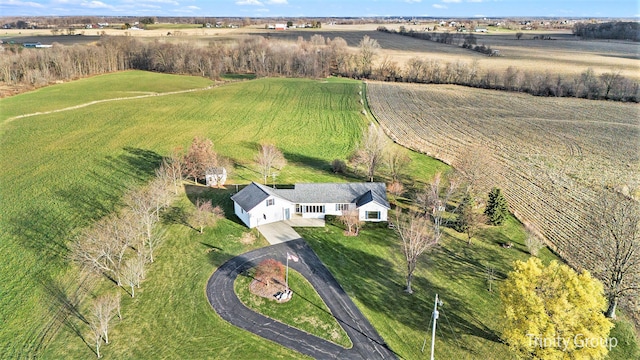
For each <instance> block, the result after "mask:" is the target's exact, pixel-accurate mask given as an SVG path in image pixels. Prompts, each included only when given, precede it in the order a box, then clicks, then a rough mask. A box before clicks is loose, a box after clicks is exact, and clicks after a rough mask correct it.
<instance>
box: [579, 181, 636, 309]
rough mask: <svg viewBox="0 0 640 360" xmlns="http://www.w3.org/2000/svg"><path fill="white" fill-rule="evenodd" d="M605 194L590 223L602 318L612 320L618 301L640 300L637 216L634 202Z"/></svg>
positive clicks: (615, 194) (611, 194)
mask: <svg viewBox="0 0 640 360" xmlns="http://www.w3.org/2000/svg"><path fill="white" fill-rule="evenodd" d="M605 191H606V190H604V191H603V194H602V196H601V198H600V200H599V203H598V204H597V206H596V207H595V209H594V211H593V217H592V220H591V222H592V225H593V227H594V229H595V231H596V233H595V234H593V236H595V237H596V241H597V244H598V246H599V252H600V257H601V264H600V266H599V267H598V269H597V270H598V271H597V274H598V277H599V278H600V280H602V281H603V283H604V288H605V293H606V296H607V300H608V302H609V306H608V308H607V311H606V313H605V315H606V316H607V317H609V318H615V316H616V315H615V311H616V307H617V306H618V301H619V300H620V299H621V298H623V297H627V296H629V297H634V296H635V297H637V296H640V214H639V210H638V203H637V202H636V201H635V200H633V199H629V198H627V197H624V196H622V195H620V194H617V193H607V192H605Z"/></svg>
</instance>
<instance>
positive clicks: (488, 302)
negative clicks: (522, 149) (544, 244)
mask: <svg viewBox="0 0 640 360" xmlns="http://www.w3.org/2000/svg"><path fill="white" fill-rule="evenodd" d="M297 231H298V233H300V235H302V236H303V237H304V238H305V239H307V241H308V242H309V244H310V245H311V247H312V248H313V249H314V251H316V253H318V256H319V257H320V258H321V259H322V260H323V262H324V263H325V264H326V265H327V267H328V268H329V270H331V272H332V273H333V274H334V276H335V277H336V278H337V279H338V282H340V284H341V285H342V287H343V288H344V289H345V291H346V292H347V293H348V294H349V296H351V298H352V299H353V300H354V301H355V303H356V304H357V305H358V307H359V308H360V309H361V310H362V312H363V313H364V314H365V316H367V318H369V320H370V321H371V323H372V324H373V325H374V327H375V328H376V329H377V330H378V332H379V333H380V335H382V337H383V338H384V339H385V341H386V342H387V343H388V344H389V346H390V347H391V348H392V349H393V350H394V351H395V352H397V353H398V354H399V355H400V356H401V357H403V358H406V359H417V358H422V357H425V356H428V352H429V345H427V347H426V354H422V353H421V348H422V345H423V342H424V341H425V337H427V344H430V341H431V335H430V334H431V332H430V327H429V326H430V316H431V312H432V311H433V302H434V298H435V295H436V294H438V295H439V297H440V299H441V300H442V302H443V306H442V307H440V308H439V310H440V320H439V322H438V330H437V332H436V353H435V354H436V358H443V359H483V358H484V359H515V356H514V354H512V353H511V352H509V350H508V347H507V346H506V345H504V344H503V343H502V341H501V340H500V338H499V336H500V333H501V327H500V323H499V311H500V300H499V288H500V281H501V280H502V279H504V278H505V277H506V274H507V273H508V272H509V271H510V270H511V268H512V262H513V261H514V260H526V259H527V258H528V256H529V254H528V253H526V247H525V245H524V239H525V233H524V230H523V227H522V225H521V224H520V223H519V222H518V221H517V220H515V219H514V218H513V217H509V219H508V220H507V222H506V224H505V225H503V226H501V227H490V226H487V227H485V228H484V229H482V230H481V232H480V234H479V235H478V236H477V237H474V242H473V245H471V246H469V245H467V241H466V237H465V235H463V234H458V233H457V232H455V231H454V230H451V229H447V231H446V236H445V238H444V240H443V242H442V243H441V245H440V246H438V247H437V248H436V249H435V250H433V251H432V252H430V253H427V254H424V255H423V256H422V258H421V262H420V264H419V265H418V269H417V270H416V272H415V274H414V280H413V290H414V294H413V295H408V294H406V293H405V292H404V291H403V290H404V287H405V274H406V270H405V268H404V267H403V265H402V264H403V257H402V254H401V250H400V244H399V242H398V240H396V237H395V234H394V233H393V231H392V230H389V229H386V228H379V227H373V226H369V227H368V228H365V229H364V230H363V231H362V232H361V233H360V235H359V236H358V237H345V236H344V235H343V230H342V229H341V228H339V227H336V226H332V225H328V226H327V227H326V228H324V229H318V228H303V229H297ZM506 241H511V242H513V244H514V246H513V247H512V248H509V249H507V248H503V247H501V246H500V245H501V244H502V243H504V242H506ZM540 258H541V259H542V260H543V262H545V263H548V262H549V261H551V260H555V259H557V257H556V256H554V255H553V254H552V253H550V252H549V250H548V249H547V248H544V249H543V250H541V252H540ZM487 267H492V268H494V269H495V274H496V275H497V280H496V281H495V282H494V283H493V286H492V288H493V291H492V292H489V291H488V289H489V285H488V280H487V276H486V269H487ZM611 336H615V337H617V338H619V339H626V341H627V342H626V343H625V344H622V342H621V343H620V344H619V346H618V347H617V348H614V350H613V351H612V352H611V353H610V358H611V359H620V360H622V359H630V358H634V356H631V357H629V354H636V357H637V354H639V353H638V350H637V344H635V343H634V342H633V341H632V340H630V339H633V338H634V335H633V330H632V329H631V328H630V324H629V323H628V322H624V321H623V322H622V323H620V325H619V326H616V328H615V329H614V330H613V332H612V333H611ZM634 351H635V352H634Z"/></svg>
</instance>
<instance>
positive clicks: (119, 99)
mask: <svg viewBox="0 0 640 360" xmlns="http://www.w3.org/2000/svg"><path fill="white" fill-rule="evenodd" d="M220 85H221V84H214V85H209V86H207V87H204V88H198V89H188V90H178V91H170V92H165V93H145V95H137V96H126V97H119V98H113V99H102V100H94V101H90V102H88V103H84V104H78V105H74V106H69V107H66V108H62V109H55V110H48V111H38V112H34V113H30V114H23V115H18V116H13V117H10V118H8V119H6V120H5V121H3V122H2V125H5V124H8V123H10V122H12V121H14V120H18V119H22V118H27V117H31V116H37V115H47V114H53V113H58V112H63V111H69V110H75V109H80V108H83V107H87V106H91V105H95V104H100V103H106V102H111V101H122V100H132V99H143V98H148V97H152V96H167V95H176V94H184V93H189V92H196V91H205V90H210V89H213V88H214V87H217V86H220Z"/></svg>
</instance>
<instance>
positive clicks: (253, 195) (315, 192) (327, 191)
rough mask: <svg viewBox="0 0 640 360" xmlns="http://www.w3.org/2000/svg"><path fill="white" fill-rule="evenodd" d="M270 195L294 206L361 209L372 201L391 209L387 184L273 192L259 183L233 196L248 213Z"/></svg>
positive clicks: (304, 187) (315, 186) (333, 185)
mask: <svg viewBox="0 0 640 360" xmlns="http://www.w3.org/2000/svg"><path fill="white" fill-rule="evenodd" d="M269 195H274V196H277V197H280V198H283V199H286V200H289V201H291V202H293V203H304V204H322V203H355V204H356V206H358V207H360V206H362V205H364V204H367V203H369V202H371V201H375V202H376V203H378V204H380V205H382V206H386V207H387V208H390V206H389V202H388V201H387V189H386V186H385V184H384V183H322V184H313V183H311V184H295V187H294V188H293V189H272V188H269V187H266V186H263V185H259V184H256V183H251V185H249V186H247V187H245V188H244V189H242V190H240V191H239V192H238V193H237V194H235V195H234V196H232V197H231V199H232V200H233V201H235V202H236V203H238V205H240V206H241V207H242V208H243V209H244V210H245V211H249V210H251V209H253V208H254V207H255V206H256V205H258V204H259V203H260V202H261V201H264V200H265V199H266V198H267V197H269Z"/></svg>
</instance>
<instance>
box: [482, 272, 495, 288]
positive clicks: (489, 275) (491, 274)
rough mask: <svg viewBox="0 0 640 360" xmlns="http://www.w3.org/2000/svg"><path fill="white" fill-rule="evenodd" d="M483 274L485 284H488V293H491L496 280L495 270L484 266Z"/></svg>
mask: <svg viewBox="0 0 640 360" xmlns="http://www.w3.org/2000/svg"><path fill="white" fill-rule="evenodd" d="M484 272H485V274H486V275H487V284H489V292H491V291H493V289H492V285H493V282H494V281H495V280H496V269H495V268H494V267H491V266H485V268H484Z"/></svg>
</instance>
